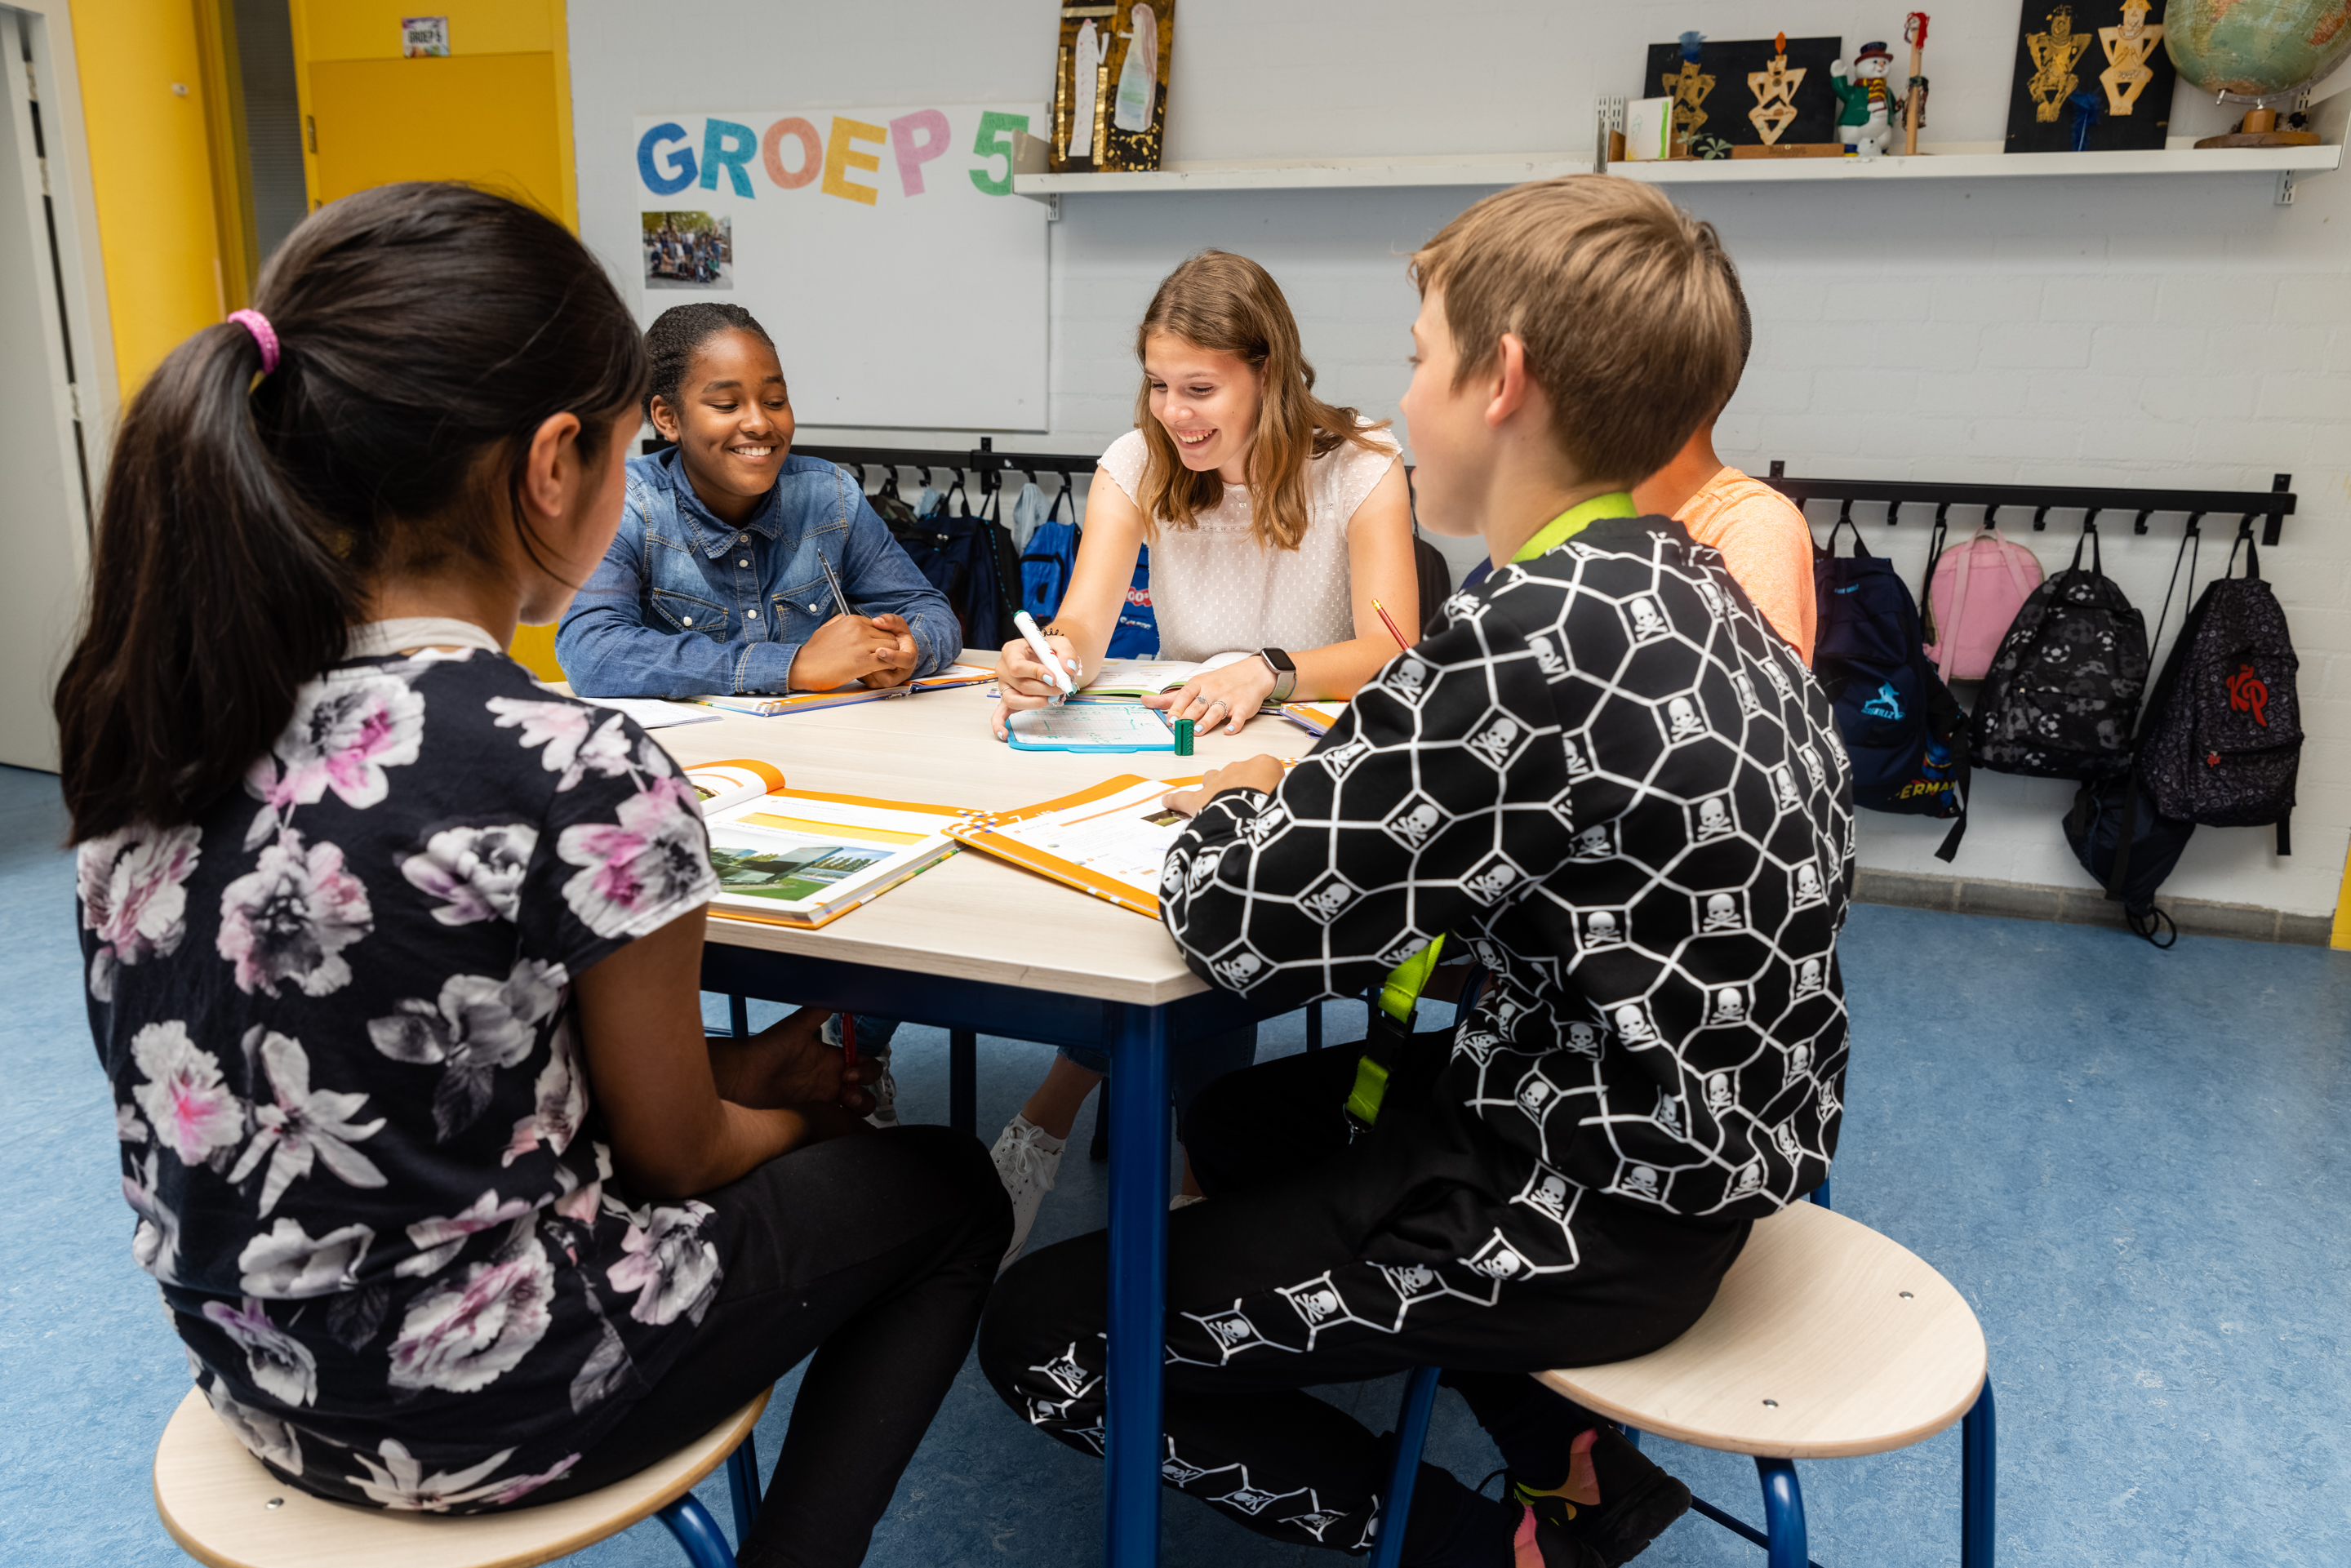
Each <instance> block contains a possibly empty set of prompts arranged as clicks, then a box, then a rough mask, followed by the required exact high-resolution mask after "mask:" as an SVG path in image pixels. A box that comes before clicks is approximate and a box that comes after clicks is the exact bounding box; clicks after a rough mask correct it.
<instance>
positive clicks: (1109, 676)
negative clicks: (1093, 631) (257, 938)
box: [1070, 653, 1279, 713]
mask: <svg viewBox="0 0 2351 1568" xmlns="http://www.w3.org/2000/svg"><path fill="white" fill-rule="evenodd" d="M1256 657H1257V655H1256V654H1255V653H1217V654H1215V655H1213V656H1211V657H1209V658H1206V659H1203V660H1201V661H1200V662H1199V663H1197V664H1191V663H1188V662H1186V661H1185V660H1182V659H1104V660H1103V661H1102V669H1101V670H1100V671H1099V672H1098V673H1097V674H1095V676H1094V678H1093V679H1092V680H1091V681H1088V682H1087V683H1086V684H1085V685H1082V686H1080V687H1079V688H1078V694H1077V695H1075V696H1073V697H1071V699H1070V700H1071V702H1080V703H1087V702H1096V703H1100V702H1110V703H1119V702H1130V703H1131V702H1140V701H1142V700H1143V699H1144V697H1154V696H1158V695H1162V694H1163V693H1166V692H1172V691H1175V690H1177V689H1178V688H1180V687H1181V686H1183V685H1184V684H1185V683H1186V682H1187V681H1189V680H1191V679H1192V678H1193V677H1194V676H1196V675H1203V674H1207V673H1208V672H1209V671H1210V670H1215V669H1220V668H1222V667H1223V666H1225V665H1227V664H1238V663H1239V662H1240V661H1241V660H1243V659H1254V658H1256ZM1277 706H1279V705H1277V704H1273V703H1268V704H1267V705H1266V706H1265V707H1264V708H1263V709H1262V710H1260V711H1263V712H1267V713H1270V712H1273V711H1275V709H1276V708H1277Z"/></svg>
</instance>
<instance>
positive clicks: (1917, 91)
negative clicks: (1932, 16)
mask: <svg viewBox="0 0 2351 1568" xmlns="http://www.w3.org/2000/svg"><path fill="white" fill-rule="evenodd" d="M1902 41H1903V42H1904V43H1906V44H1907V45H1909V46H1910V85H1909V89H1908V90H1907V92H1905V93H1904V94H1903V100H1902V152H1903V154H1904V155H1905V156H1906V157H1907V156H1910V155H1914V154H1916V153H1917V151H1918V132H1919V131H1922V130H1924V129H1925V128H1926V124H1927V78H1926V77H1925V76H1924V75H1923V74H1921V73H1923V72H1924V71H1925V70H1926V68H1927V13H1926V12H1924V11H1913V12H1911V13H1910V15H1909V16H1906V17H1904V18H1903V21H1902Z"/></svg>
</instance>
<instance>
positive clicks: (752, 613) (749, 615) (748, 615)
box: [743, 610, 759, 621]
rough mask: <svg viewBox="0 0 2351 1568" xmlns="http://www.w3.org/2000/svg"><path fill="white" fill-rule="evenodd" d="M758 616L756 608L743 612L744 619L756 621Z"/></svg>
mask: <svg viewBox="0 0 2351 1568" xmlns="http://www.w3.org/2000/svg"><path fill="white" fill-rule="evenodd" d="M758 618H759V612H758V611H756V610H746V611H745V612H743V619H744V620H746V621H757V620H758Z"/></svg>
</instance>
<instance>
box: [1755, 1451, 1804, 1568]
mask: <svg viewBox="0 0 2351 1568" xmlns="http://www.w3.org/2000/svg"><path fill="white" fill-rule="evenodd" d="M1755 1473H1756V1474H1757V1475H1758V1476H1759V1477H1761V1479H1762V1481H1763V1529H1764V1532H1765V1533H1766V1534H1768V1535H1770V1536H1771V1543H1770V1545H1769V1546H1767V1547H1766V1548H1765V1550H1766V1552H1768V1553H1769V1555H1768V1556H1766V1558H1765V1559H1764V1561H1765V1562H1766V1563H1770V1564H1771V1568H1805V1564H1806V1563H1809V1562H1810V1561H1811V1550H1812V1548H1811V1544H1810V1542H1807V1541H1806V1540H1805V1539H1804V1492H1803V1489H1802V1487H1800V1486H1798V1485H1797V1484H1796V1467H1795V1466H1794V1465H1792V1464H1791V1463H1789V1462H1788V1461H1787V1460H1786V1459H1766V1458H1758V1459H1757V1460H1756V1461H1755Z"/></svg>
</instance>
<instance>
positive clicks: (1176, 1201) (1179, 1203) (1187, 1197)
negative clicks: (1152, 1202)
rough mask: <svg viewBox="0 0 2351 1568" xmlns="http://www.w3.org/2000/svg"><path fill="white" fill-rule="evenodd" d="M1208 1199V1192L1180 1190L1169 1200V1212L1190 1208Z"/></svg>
mask: <svg viewBox="0 0 2351 1568" xmlns="http://www.w3.org/2000/svg"><path fill="white" fill-rule="evenodd" d="M1207 1201H1208V1197H1207V1194H1206V1193H1198V1192H1179V1193H1177V1194H1176V1195H1175V1197H1171V1198H1169V1199H1168V1200H1167V1212H1168V1213H1170V1214H1173V1213H1175V1211H1176V1210H1177V1209H1179V1208H1189V1207H1192V1206H1193V1205H1194V1204H1196V1203H1206V1202H1207Z"/></svg>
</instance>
